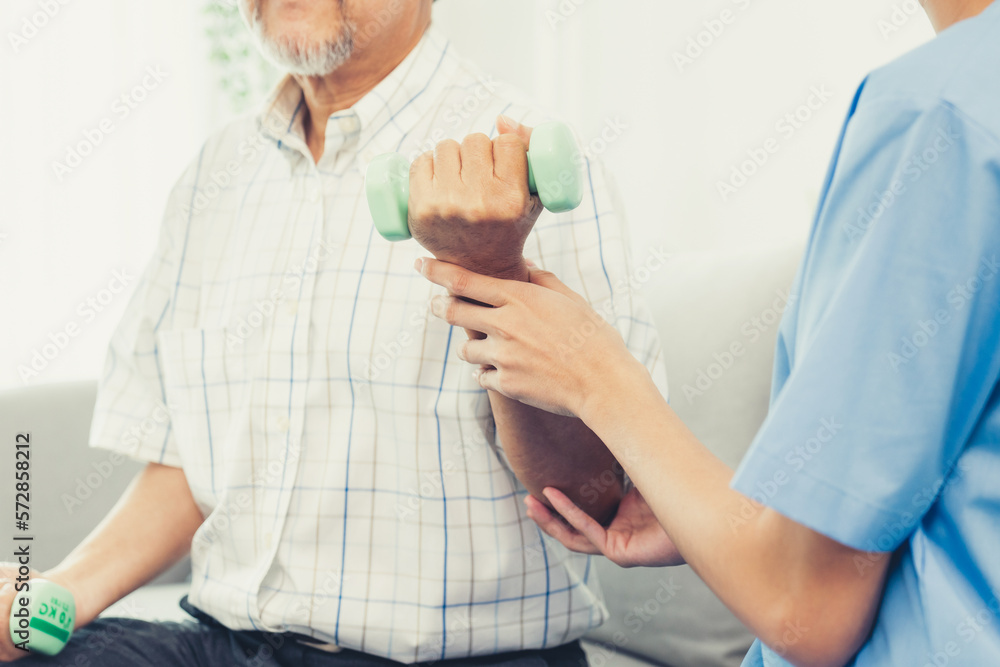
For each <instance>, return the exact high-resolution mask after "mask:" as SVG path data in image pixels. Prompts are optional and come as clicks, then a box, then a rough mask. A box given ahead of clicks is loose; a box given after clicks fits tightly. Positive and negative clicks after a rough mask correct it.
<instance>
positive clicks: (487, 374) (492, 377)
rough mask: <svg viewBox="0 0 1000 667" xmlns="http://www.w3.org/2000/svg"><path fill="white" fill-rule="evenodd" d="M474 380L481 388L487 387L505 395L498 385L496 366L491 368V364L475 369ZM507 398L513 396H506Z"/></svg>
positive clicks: (498, 373) (498, 376)
mask: <svg viewBox="0 0 1000 667" xmlns="http://www.w3.org/2000/svg"><path fill="white" fill-rule="evenodd" d="M476 380H477V381H478V382H479V386H480V387H482V388H483V389H489V390H490V391H495V392H497V393H498V394H503V395H504V396H507V394H504V391H503V389H502V388H501V387H500V372H499V371H498V370H497V369H496V368H492V367H491V366H483V367H481V368H480V369H479V370H478V371H476ZM508 398H513V396H508ZM515 400H516V399H515Z"/></svg>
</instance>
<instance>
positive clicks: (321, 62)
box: [240, 0, 356, 76]
mask: <svg viewBox="0 0 1000 667" xmlns="http://www.w3.org/2000/svg"><path fill="white" fill-rule="evenodd" d="M249 5H250V0H242V1H241V2H240V13H241V14H243V19H244V21H246V23H247V25H248V26H249V28H250V32H251V33H252V34H253V37H254V40H255V41H256V42H257V48H259V49H260V51H261V53H263V54H264V57H265V58H267V59H268V60H270V61H271V62H272V63H274V64H275V65H277V66H278V67H279V68H281V69H283V70H285V71H287V72H291V73H292V74H299V75H301V76H326V75H327V74H330V73H332V72H334V71H335V70H336V69H337V68H339V67H340V66H341V65H343V64H344V63H346V62H347V61H348V60H350V59H351V55H352V54H353V53H354V34H355V32H356V27H355V25H354V24H353V23H352V22H350V21H348V20H347V19H346V18H345V19H344V22H343V25H342V26H341V29H340V34H338V35H336V36H335V37H334V38H332V39H323V40H320V41H318V42H316V41H307V40H306V39H302V38H291V37H281V36H278V37H275V36H273V35H270V34H268V32H267V31H266V30H265V28H264V21H263V20H262V17H261V13H260V5H259V4H258V5H257V8H256V9H254V10H253V15H252V16H251V13H250V12H251V9H250V6H249Z"/></svg>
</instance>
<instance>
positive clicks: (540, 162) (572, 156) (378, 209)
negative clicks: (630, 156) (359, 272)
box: [365, 121, 583, 241]
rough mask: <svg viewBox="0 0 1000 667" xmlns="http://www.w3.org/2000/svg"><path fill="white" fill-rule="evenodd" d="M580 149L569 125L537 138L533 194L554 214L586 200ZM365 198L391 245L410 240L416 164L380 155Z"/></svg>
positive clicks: (531, 161)
mask: <svg viewBox="0 0 1000 667" xmlns="http://www.w3.org/2000/svg"><path fill="white" fill-rule="evenodd" d="M580 162H581V160H580V158H579V149H578V148H577V144H576V140H575V139H574V138H573V133H572V131H571V130H570V129H569V127H568V126H567V125H566V124H565V123H560V122H558V121H552V122H549V123H543V124H541V125H539V126H538V127H536V128H535V129H534V130H533V131H532V133H531V147H530V148H529V150H528V190H529V192H531V194H533V195H538V197H539V199H541V201H542V205H543V206H544V207H545V208H546V209H548V210H550V211H552V212H553V213H561V212H563V211H570V210H572V209H574V208H576V207H577V206H579V205H580V202H581V201H582V199H583V175H582V174H581V173H580ZM365 194H366V196H367V199H368V208H369V209H370V210H371V214H372V220H374V222H375V228H376V229H377V230H378V232H379V233H380V234H381V235H382V236H383V237H385V238H386V239H388V240H389V241H405V240H406V239H408V238H410V228H409V223H408V208H409V200H410V163H409V162H408V161H407V160H406V158H404V157H403V156H402V155H400V154H399V153H385V154H384V155H379V156H378V157H376V158H375V159H374V160H372V162H371V164H369V165H368V171H367V173H366V174H365Z"/></svg>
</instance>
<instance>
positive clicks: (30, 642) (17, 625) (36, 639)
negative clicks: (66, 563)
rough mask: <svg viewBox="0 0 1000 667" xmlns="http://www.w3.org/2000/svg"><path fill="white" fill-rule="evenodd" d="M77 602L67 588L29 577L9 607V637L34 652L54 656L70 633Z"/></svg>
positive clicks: (71, 633)
mask: <svg viewBox="0 0 1000 667" xmlns="http://www.w3.org/2000/svg"><path fill="white" fill-rule="evenodd" d="M75 623H76V602H74V600H73V594H72V593H70V592H69V591H68V590H66V589H65V588H63V587H62V586H60V585H59V584H54V583H52V582H51V581H47V580H45V579H31V580H30V581H29V582H28V590H26V591H24V592H21V593H17V597H15V598H14V604H13V607H12V608H11V610H10V638H11V641H13V642H14V643H15V644H18V645H21V646H25V647H26V648H27V649H28V650H29V651H31V652H33V653H41V654H42V655H55V654H57V653H59V651H61V650H63V648H64V647H65V646H66V644H67V643H68V642H69V638H70V637H71V636H73V626H74V624H75Z"/></svg>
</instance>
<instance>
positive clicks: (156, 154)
mask: <svg viewBox="0 0 1000 667" xmlns="http://www.w3.org/2000/svg"><path fill="white" fill-rule="evenodd" d="M48 1H50V0H6V3H5V9H4V11H3V13H2V15H0V28H2V32H3V34H4V36H5V38H4V40H3V43H0V91H3V94H2V97H0V120H2V121H3V124H4V131H3V133H2V139H0V141H2V144H0V153H2V155H3V156H4V159H3V160H2V161H0V165H2V166H0V202H2V204H3V205H2V207H0V313H3V317H2V318H0V388H2V387H13V386H20V385H22V384H23V383H24V382H22V379H21V378H20V377H19V375H18V373H17V367H18V366H19V365H21V364H28V363H30V360H31V357H32V353H33V351H34V350H37V349H41V347H42V346H43V345H45V344H46V343H48V342H49V340H50V337H55V338H57V339H59V338H60V336H59V335H58V332H60V331H63V330H64V329H65V328H66V327H67V325H72V324H75V325H76V326H77V327H78V328H79V333H78V334H77V335H76V336H75V337H72V338H71V339H70V340H69V341H68V343H67V345H66V347H65V349H63V350H61V351H60V352H59V353H58V355H56V358H55V359H53V360H51V361H48V360H47V361H46V366H45V368H44V370H43V371H42V372H41V373H40V374H39V375H38V376H37V377H32V378H30V379H29V380H28V381H27V382H28V383H41V382H52V381H60V380H65V379H73V378H86V377H96V375H97V373H98V372H99V371H100V368H101V364H102V360H103V356H104V347H105V345H106V343H107V340H108V338H109V336H110V333H111V331H112V329H113V327H114V325H115V324H116V322H117V320H118V318H119V316H120V313H121V309H122V308H123V307H124V305H125V301H126V300H127V297H128V293H127V291H126V292H125V293H121V294H116V295H113V298H112V299H111V302H110V304H109V305H108V306H107V307H105V308H104V309H103V311H102V312H101V313H99V314H96V316H95V317H93V318H92V319H91V318H90V317H89V315H81V314H80V311H78V310H77V309H78V305H79V304H80V303H81V301H84V300H85V299H87V298H96V297H97V296H99V295H100V294H101V293H102V290H104V289H105V288H106V287H107V285H108V283H109V281H110V280H111V278H112V275H113V271H115V270H120V269H125V270H126V272H127V273H129V274H132V275H135V274H137V273H138V272H139V271H140V270H141V268H142V267H143V266H144V264H145V261H146V259H147V257H148V255H149V253H150V251H151V250H152V245H153V242H154V239H155V234H156V230H157V226H158V224H159V217H160V212H161V210H162V206H163V203H164V201H165V198H166V195H167V192H168V190H169V188H170V187H171V185H172V184H173V181H174V179H175V178H176V177H177V175H178V174H179V173H180V171H181V169H182V168H183V167H184V165H186V164H187V162H188V161H189V160H190V159H191V157H192V156H193V155H194V153H195V151H196V150H197V149H198V147H199V146H200V145H201V142H202V141H203V139H204V137H205V135H206V134H207V133H208V132H209V131H210V129H211V128H212V127H215V126H217V125H218V124H219V123H220V122H223V121H224V119H225V117H226V115H227V109H226V108H225V106H224V105H223V104H222V103H221V102H220V98H219V96H218V94H217V93H216V92H215V91H214V89H213V85H214V79H213V78H212V76H211V73H210V70H209V68H208V67H207V65H206V64H205V63H206V58H207V55H206V45H205V42H204V35H203V22H204V18H203V15H202V11H201V8H202V6H203V4H204V0H178V1H176V2H171V3H146V2H143V3H135V2H127V0H89V2H86V3H83V2H76V1H72V0H63V1H64V2H66V4H65V5H60V9H59V11H58V13H56V14H55V15H54V16H53V17H52V18H50V19H48V20H47V24H46V25H44V26H42V27H41V28H39V29H38V31H37V34H35V35H34V36H32V37H30V39H28V40H27V43H26V44H19V45H17V47H16V48H15V46H14V45H12V44H11V42H10V37H9V35H10V33H15V34H17V33H20V32H21V31H22V30H23V26H24V23H23V21H24V20H25V18H28V19H29V20H30V18H31V17H32V16H33V15H34V14H36V13H37V12H38V11H40V10H39V7H40V3H42V2H48ZM906 3H909V4H908V6H907V9H911V8H912V7H914V6H916V0H894V1H892V2H890V1H886V0H875V1H872V0H840V1H839V2H836V3H834V2H825V3H815V2H801V1H798V2H797V1H795V0H738V1H737V0H705V1H702V2H694V1H689V2H680V1H679V0H440V1H439V2H438V3H437V4H438V6H437V7H436V10H435V11H436V19H435V20H436V21H437V22H438V23H439V24H440V25H441V26H442V27H443V28H444V29H445V30H446V31H447V32H448V33H449V34H450V35H451V37H452V39H453V41H454V42H455V44H456V46H457V48H459V49H460V50H461V51H462V52H464V53H465V54H467V55H469V56H471V57H473V58H475V59H476V60H478V61H479V62H480V63H481V64H482V65H483V66H484V67H485V68H486V69H488V70H490V71H492V72H494V73H496V74H497V75H498V76H499V77H501V78H503V79H506V80H508V81H511V82H513V83H515V84H518V85H519V86H521V87H522V88H524V89H526V90H527V91H528V92H530V93H532V95H533V96H534V97H535V98H536V99H537V100H538V101H539V103H540V104H541V105H542V106H544V107H545V108H548V109H551V110H552V111H553V112H555V113H557V114H558V115H561V116H563V117H565V118H567V119H569V120H570V121H572V122H573V123H574V124H576V126H577V127H578V129H579V130H580V132H581V135H582V136H583V138H584V139H585V140H586V141H587V142H588V143H589V142H590V141H596V140H598V139H599V138H600V136H601V132H602V130H603V129H604V128H605V127H606V126H607V124H608V123H609V122H612V123H614V122H617V123H619V124H621V125H624V126H625V129H624V130H623V131H622V132H621V133H620V136H617V137H616V138H615V139H614V140H613V141H611V142H610V143H609V144H607V145H602V143H601V142H600V141H596V143H594V144H592V146H591V147H592V149H594V150H595V152H600V153H601V157H602V158H603V159H604V160H605V161H606V162H607V163H608V165H609V167H610V168H611V170H612V171H613V172H614V173H615V174H616V176H617V180H618V183H619V187H620V189H621V192H622V194H623V198H624V201H625V203H626V210H627V213H628V217H629V220H630V224H631V228H632V242H633V246H634V247H635V248H636V250H637V251H638V250H639V249H640V248H642V247H644V246H646V245H647V244H650V243H654V244H658V245H659V244H662V245H664V246H666V247H667V248H668V249H670V250H672V251H692V250H698V251H704V250H711V249H720V250H721V249H727V248H728V249H733V248H744V247H746V246H747V245H750V244H757V243H774V242H781V241H785V240H794V239H800V238H802V237H803V236H804V234H805V233H806V230H807V227H808V224H809V222H810V219H811V216H812V209H813V204H814V201H815V199H816V196H817V194H818V190H819V187H820V185H821V181H822V177H823V174H824V172H825V169H826V163H827V159H828V156H829V153H830V150H831V149H832V146H833V143H834V141H835V139H836V136H837V132H838V131H839V128H840V125H841V122H842V120H843V117H844V113H845V110H846V108H847V105H848V104H849V102H850V100H851V96H852V94H853V92H854V90H855V88H856V86H857V84H858V83H859V82H860V80H861V78H862V77H863V75H864V73H865V72H866V71H867V70H869V69H871V68H873V67H876V66H878V65H880V64H882V63H884V62H886V61H888V60H890V59H892V58H894V57H895V56H897V55H899V54H901V53H903V52H904V51H906V50H908V49H910V48H912V47H914V46H916V45H918V44H920V43H921V42H923V41H925V40H926V39H928V38H929V37H930V36H931V31H930V27H929V24H928V23H927V21H926V19H925V18H924V17H923V15H922V14H919V15H916V16H915V17H914V18H912V19H910V20H908V21H905V22H902V21H900V22H901V23H903V25H902V27H901V28H900V29H899V30H898V31H896V32H893V33H891V34H883V32H884V26H883V30H880V27H879V23H878V22H879V20H885V21H888V20H889V19H890V18H891V17H892V13H893V7H894V4H898V5H899V7H903V6H904V4H906ZM723 10H729V11H730V12H732V13H731V15H727V18H730V19H731V24H729V25H725V26H724V30H722V32H721V34H720V35H719V36H718V37H716V38H714V39H713V40H712V43H711V44H710V45H709V46H708V47H707V48H705V49H704V50H703V53H702V54H701V55H700V56H698V57H697V59H696V60H695V61H694V62H693V64H691V65H689V66H687V67H685V68H684V69H683V71H679V69H678V67H677V65H676V64H675V62H674V54H675V52H678V51H681V52H682V51H683V50H684V49H685V48H686V45H687V41H688V39H689V38H697V37H698V33H699V32H701V31H703V30H705V29H706V28H705V25H704V22H705V21H711V20H712V19H717V18H719V17H720V16H721V14H722V12H723ZM903 16H906V14H905V11H903V10H902V9H900V13H899V14H898V15H897V17H896V18H897V19H899V18H900V17H903ZM718 27H719V26H716V28H717V31H718ZM702 37H703V39H704V38H705V37H706V35H703V36H702ZM705 41H706V42H707V41H708V40H707V39H706V40H705ZM148 66H153V67H156V66H159V67H160V69H161V70H162V71H163V72H166V73H167V76H166V78H165V79H164V80H163V81H162V83H160V84H158V85H157V87H156V88H155V89H153V90H151V91H149V93H148V95H147V97H146V99H145V100H144V101H142V102H141V103H139V104H137V105H136V108H135V110H134V111H133V112H132V113H131V114H130V115H129V116H128V117H127V118H123V119H122V118H119V116H118V115H116V114H115V113H114V112H113V111H112V110H111V104H112V103H113V101H114V100H115V99H116V98H118V97H119V96H120V95H122V94H123V93H126V92H127V91H129V90H130V89H132V87H133V86H135V85H136V84H138V83H139V82H140V81H141V80H142V78H143V76H144V74H143V73H144V71H145V69H146V68H147V67H148ZM813 87H825V89H826V90H828V91H829V92H830V93H831V96H830V99H829V100H828V101H827V102H826V103H825V104H823V106H822V107H821V108H820V109H819V110H818V111H816V112H815V113H814V114H813V115H812V118H811V119H810V120H809V121H808V122H806V123H804V124H803V126H802V127H801V129H800V130H798V131H797V132H796V133H795V134H794V136H792V137H791V138H789V139H785V138H784V137H783V136H782V135H781V134H780V133H779V132H778V130H777V129H776V127H775V123H776V122H777V121H778V120H779V119H780V118H781V117H782V116H784V115H785V114H786V113H789V112H794V111H795V110H796V108H797V107H798V106H799V105H801V104H802V103H804V102H805V101H806V99H807V97H808V96H809V94H810V90H811V89H812V88H813ZM104 118H110V119H111V120H112V121H113V123H114V128H115V129H114V132H113V133H111V134H109V135H107V136H106V137H104V139H103V141H102V143H101V144H100V145H98V146H97V147H96V148H95V150H94V151H93V153H92V154H91V155H89V156H87V157H86V158H84V159H83V161H82V163H81V165H80V166H79V167H77V168H76V169H75V170H74V171H73V172H72V173H70V174H68V175H65V176H64V178H63V179H62V180H60V179H59V178H58V177H57V176H56V175H55V174H54V172H53V163H54V162H55V161H57V160H58V161H62V160H63V159H64V158H65V153H66V150H67V146H68V145H70V144H73V143H75V142H78V141H80V140H81V139H82V138H83V134H82V133H83V132H84V131H85V130H93V129H95V128H96V127H98V124H99V122H100V121H101V120H102V119H104ZM771 137H774V138H775V139H776V140H780V143H779V144H778V146H779V148H778V151H777V152H776V153H775V154H773V155H771V156H770V158H769V159H768V161H767V163H766V164H765V165H764V166H763V167H762V168H761V169H760V170H759V172H758V173H756V174H755V175H754V176H753V177H751V178H750V179H749V180H748V182H747V184H746V185H744V186H743V187H742V188H741V189H739V190H738V191H737V192H736V193H735V194H733V195H732V196H731V197H729V199H728V201H725V202H724V201H722V198H721V197H720V195H719V193H718V192H717V183H718V181H720V180H725V179H728V178H729V176H730V172H731V169H732V168H733V166H734V165H737V164H739V163H740V162H742V161H743V160H744V159H746V157H747V154H746V152H747V150H751V149H755V148H760V147H761V146H763V145H764V142H765V140H767V139H769V138H771ZM772 148H773V145H772ZM133 285H134V283H133ZM50 349H51V348H50Z"/></svg>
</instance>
